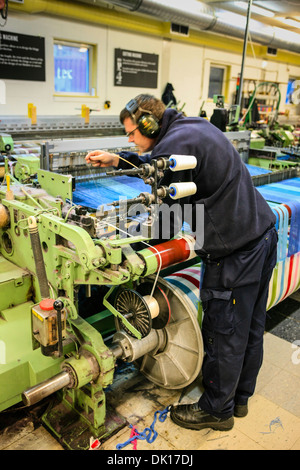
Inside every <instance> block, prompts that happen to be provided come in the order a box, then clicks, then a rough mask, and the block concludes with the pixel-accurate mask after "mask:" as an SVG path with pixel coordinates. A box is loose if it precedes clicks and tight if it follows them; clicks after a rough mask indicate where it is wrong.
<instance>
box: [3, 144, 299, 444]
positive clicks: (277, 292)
mask: <svg viewBox="0 0 300 470" xmlns="http://www.w3.org/2000/svg"><path fill="white" fill-rule="evenodd" d="M92 140H93V139H91V141H90V142H89V141H88V140H85V141H83V142H81V144H80V143H79V142H80V141H76V140H75V141H72V142H71V141H70V142H67V141H61V142H57V143H56V142H54V143H53V142H52V143H51V145H54V147H52V148H50V147H49V146H48V148H47V146H46V144H45V147H44V149H43V150H42V152H41V153H40V154H38V153H37V154H35V155H33V156H32V158H33V160H32V164H33V166H32V167H26V162H25V161H22V163H21V161H20V165H17V163H18V160H17V159H16V162H15V163H14V165H13V168H12V165H11V167H9V165H8V163H7V161H6V162H5V165H6V168H5V173H6V175H5V176H6V177H5V178H4V179H3V183H2V186H1V190H0V198H1V204H0V236H1V247H0V250H1V251H0V252H1V255H0V263H1V271H0V273H1V283H2V290H1V292H2V294H1V295H0V304H1V309H0V410H5V409H7V408H8V407H10V406H12V405H14V404H17V403H19V402H20V401H21V399H22V400H23V401H24V403H25V404H26V405H31V404H34V403H36V402H38V401H39V400H41V399H42V398H45V397H47V396H49V395H52V394H53V393H54V392H56V396H57V402H55V405H54V406H53V408H51V409H49V410H47V412H46V413H45V415H44V416H43V421H44V423H45V424H46V425H47V427H48V428H50V429H51V430H52V432H53V433H54V434H55V435H56V436H57V437H58V438H59V439H60V440H61V442H62V443H63V444H64V445H65V446H67V447H68V448H87V447H88V445H89V438H90V436H91V434H92V435H93V436H94V437H97V438H99V437H102V438H104V437H105V436H108V435H110V434H111V433H113V432H114V431H115V429H116V428H118V427H121V426H123V425H124V424H125V423H124V420H123V418H122V417H120V416H118V417H116V416H115V414H113V413H112V412H111V410H110V409H109V407H107V406H106V400H105V389H106V388H107V387H108V386H109V385H110V384H111V383H112V382H113V379H114V374H115V368H116V364H117V362H118V361H125V362H134V363H135V364H136V365H137V367H138V368H139V369H140V371H141V373H143V374H144V375H145V376H146V377H147V378H148V379H149V380H150V381H152V382H154V383H155V384H157V385H158V386H161V387H164V388H169V389H176V388H184V387H186V386H187V385H188V384H190V383H191V382H192V381H194V380H195V378H196V377H197V376H198V374H199V373H200V370H201V366H202V360H203V345H202V336H201V328H200V325H201V306H200V305H199V283H200V274H201V268H202V265H201V262H199V260H198V262H197V259H195V254H194V251H193V243H194V242H193V239H192V238H191V237H189V236H188V235H185V236H181V238H179V239H176V240H171V241H170V242H168V243H166V244H161V245H157V246H156V247H150V246H148V245H147V244H146V245H144V248H143V249H139V250H138V251H136V250H134V249H133V248H132V246H133V243H135V242H142V243H147V237H141V236H138V237H133V238H122V236H121V237H120V233H121V232H120V233H119V235H118V225H117V224H116V220H115V219H111V215H113V216H114V215H115V214H114V213H113V214H111V213H110V211H109V208H110V209H111V208H114V209H117V216H118V217H119V216H120V214H121V213H122V211H121V206H122V204H121V201H120V199H121V200H122V199H123V198H125V196H126V198H127V199H128V198H129V199H131V203H133V202H135V203H139V204H142V205H143V206H144V207H145V209H146V211H145V213H146V216H147V215H148V214H149V210H151V204H152V203H154V202H155V201H156V202H157V201H158V199H159V200H163V197H164V196H165V195H166V194H167V193H169V194H170V192H171V191H172V190H174V188H159V187H158V186H157V176H158V173H159V172H162V171H164V170H165V169H166V168H168V167H170V166H172V161H171V160H170V161H164V162H160V167H159V168H158V167H157V166H156V164H154V166H152V167H151V169H149V168H147V171H145V168H142V169H135V170H134V171H135V172H136V174H137V176H138V177H136V178H133V177H132V176H130V177H129V176H128V175H127V174H126V172H123V173H122V174H121V175H120V174H117V176H116V174H114V173H113V171H112V170H108V172H107V173H109V175H107V174H103V173H102V172H101V171H98V172H97V171H96V170H95V171H93V173H91V170H90V169H88V168H87V167H85V166H83V165H82V155H83V154H85V153H86V151H87V150H89V148H91V149H93V148H97V147H100V145H98V144H99V142H97V141H96V142H95V141H93V142H92ZM102 143H103V140H102V142H101V144H102ZM116 143H117V141H116V140H115V139H114V140H111V141H107V145H106V148H107V149H109V150H111V151H118V150H120V149H122V148H124V145H125V141H124V139H123V140H121V141H120V142H118V143H117V144H116ZM80 145H81V147H80ZM89 145H90V147H89ZM76 146H78V147H77V153H74V152H73V149H74V147H76ZM31 148H32V145H31ZM101 148H103V145H101ZM28 151H29V152H30V150H28ZM30 153H31V152H30ZM19 155H25V154H22V153H21V154H19ZM27 155H28V154H27ZM25 158H26V156H24V159H25ZM33 162H34V163H33ZM27 163H28V162H27ZM34 165H37V166H34ZM45 166H46V168H45ZM47 166H48V167H47ZM18 168H19V169H18ZM248 169H249V171H250V173H252V174H253V180H254V181H256V180H255V178H258V179H259V182H258V183H257V184H258V185H259V186H258V189H259V190H260V191H262V194H263V195H264V193H263V191H264V190H269V191H270V190H272V188H274V186H275V187H276V185H281V184H285V185H286V186H287V187H288V191H290V193H288V195H287V196H286V198H287V199H285V200H280V196H279V195H280V194H281V195H282V194H283V193H284V191H282V188H281V187H280V186H279V188H278V191H277V193H276V197H270V196H269V194H266V195H265V197H266V199H267V200H268V201H270V202H269V203H270V205H271V207H272V209H273V211H274V212H275V214H276V215H277V228H278V233H279V245H278V263H277V266H276V268H275V270H274V273H273V277H272V280H271V282H270V291H269V299H268V308H271V307H272V306H274V305H275V304H276V303H278V302H280V301H281V300H283V299H284V298H285V297H287V296H288V295H290V294H291V293H292V292H294V291H296V290H297V289H298V288H299V287H300V274H299V273H300V266H299V265H300V263H299V260H300V246H299V238H300V236H299V233H300V229H299V213H300V210H299V205H300V202H299V196H297V195H299V192H298V190H297V188H298V185H299V178H297V171H298V170H297V169H293V171H294V173H292V174H290V176H291V177H293V178H292V180H291V183H289V180H284V181H283V182H279V183H277V182H276V183H273V182H272V181H277V180H276V178H280V179H284V178H286V174H284V175H282V174H280V175H278V174H277V175H275V174H274V173H272V172H271V171H270V170H264V171H262V170H261V169H259V170H257V168H253V167H251V166H250V165H248ZM16 170H17V171H16ZM48 170H51V171H48ZM66 170H68V171H66ZM65 172H66V173H68V174H67V175H66V174H64V173H65ZM257 172H258V175H257V176H256V174H257ZM295 172H296V173H295ZM13 175H14V176H13ZM70 175H72V177H71V176H70ZM274 175H275V176H274ZM17 176H18V177H19V179H18V178H17ZM271 177H272V178H273V179H271ZM275 177H276V178H275ZM127 178H128V179H129V178H130V184H126V182H127ZM261 178H265V181H266V182H269V183H271V184H267V185H262V182H264V180H263V179H261ZM74 181H75V184H74ZM155 182H156V183H155ZM154 183H155V184H154ZM294 183H295V186H293V185H294ZM86 184H88V189H89V191H88V193H87V192H86V187H85V185H86ZM255 184H256V183H255ZM273 185H274V186H273ZM293 187H294V188H295V187H296V189H292V188H293ZM150 189H151V193H150V192H149V190H150ZM177 189H178V188H177ZM189 190H191V191H193V188H189ZM186 191H187V187H186V186H185V187H184V190H183V193H182V195H186ZM122 193H123V194H122ZM285 193H286V192H285ZM120 195H121V198H119V196H120ZM179 195H180V188H179ZM116 196H117V199H118V201H116ZM173 196H174V191H173ZM282 197H283V196H282ZM107 204H110V205H109V206H107ZM99 205H101V207H100V209H99V208H98V206H99ZM86 207H87V208H88V210H87V209H86ZM97 208H98V211H97V214H96V216H95V215H94V214H92V213H90V211H89V209H93V211H95V209H97ZM118 217H117V223H119V222H120V220H121V219H120V217H119V218H118ZM143 220H144V219H143ZM123 222H124V221H123ZM126 223H128V224H131V223H132V220H131V219H130V220H126ZM146 225H147V224H146ZM108 226H109V227H110V228H109V230H106V228H107V227H108ZM123 226H124V225H123ZM125 226H126V228H127V225H126V224H125ZM145 246H146V248H145ZM94 287H97V288H101V289H104V293H102V294H101V295H102V298H101V305H102V308H101V309H100V310H101V311H99V312H98V313H97V314H94V313H93V312H92V310H91V311H89V307H88V308H86V309H85V311H84V315H83V314H82V313H81V312H80V314H79V303H80V302H79V294H80V291H81V290H82V289H84V291H85V297H86V298H87V299H88V297H89V295H90V293H91V289H92V288H94ZM87 305H88V304H87ZM64 428H66V429H68V432H67V433H64V432H63V429H64ZM79 435H80V436H81V439H80V442H79V440H78V436H79Z"/></svg>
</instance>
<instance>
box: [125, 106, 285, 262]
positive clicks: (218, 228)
mask: <svg viewBox="0 0 300 470" xmlns="http://www.w3.org/2000/svg"><path fill="white" fill-rule="evenodd" d="M172 154H177V155H194V156H195V157H196V159H197V166H196V168H195V169H193V170H184V171H179V172H172V171H171V170H167V171H166V172H165V174H164V177H163V178H162V180H161V181H160V185H166V186H169V185H170V184H171V183H174V182H189V181H194V182H195V184H196V185H197V192H196V194H195V195H193V196H189V197H185V198H183V199H181V200H176V201H174V200H172V199H171V198H166V199H164V202H165V203H167V204H169V205H171V204H174V203H180V204H181V205H182V206H183V205H184V204H191V205H192V207H193V209H195V205H196V204H203V205H204V243H203V246H202V244H201V246H199V244H198V245H197V244H196V251H197V253H198V255H200V256H203V257H206V256H207V255H209V256H210V257H211V258H212V259H214V258H219V257H223V256H226V255H228V254H230V253H232V252H234V251H236V250H238V249H240V248H243V247H244V246H246V245H247V244H248V243H249V242H251V241H253V240H255V239H257V238H259V237H260V236H261V235H262V234H263V233H264V232H265V231H266V230H267V228H269V227H270V226H271V225H272V224H274V223H275V220H276V219H275V215H274V214H273V212H272V210H271V209H270V207H269V205H268V204H267V202H266V201H265V199H264V198H263V197H262V196H261V194H260V193H259V192H258V191H257V190H256V189H255V187H254V186H253V183H252V179H251V176H250V174H249V171H248V169H247V168H246V166H245V164H244V163H243V161H242V160H241V157H240V155H239V153H238V152H237V151H236V149H235V148H234V147H233V145H232V144H231V143H230V141H229V140H228V139H227V137H225V135H224V134H223V132H221V131H220V130H219V129H217V128H216V127H215V126H214V125H213V124H211V123H210V122H208V121H207V120H206V119H203V118H199V117H185V116H183V115H182V114H181V113H178V112H177V111H175V110H174V109H167V110H166V111H165V113H164V116H163V119H162V126H161V131H160V133H159V135H158V138H157V141H156V143H155V146H154V148H153V150H152V152H151V155H146V156H138V155H137V154H135V153H131V152H122V153H120V155H121V156H122V157H123V158H124V157H125V158H126V159H128V160H130V161H131V162H132V163H133V164H134V165H136V166H138V165H141V164H142V163H145V162H146V161H149V160H151V159H153V158H158V157H169V156H170V155H172ZM118 168H132V167H131V166H130V165H128V164H127V163H126V162H124V161H122V160H120V163H119V167H118ZM177 228H178V227H176V229H175V232H176V230H177ZM193 229H194V231H195V227H193Z"/></svg>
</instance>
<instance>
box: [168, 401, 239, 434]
mask: <svg viewBox="0 0 300 470" xmlns="http://www.w3.org/2000/svg"><path fill="white" fill-rule="evenodd" d="M170 416H171V419H172V421H174V423H176V424H178V426H181V427H183V428H188V429H198V430H199V429H204V428H212V429H215V430H217V431H229V430H230V429H232V428H233V424H234V419H233V417H230V418H226V419H224V418H216V417H215V416H212V415H210V414H208V413H206V411H203V410H201V408H199V405H198V403H192V404H190V405H176V406H172V407H171V413H170Z"/></svg>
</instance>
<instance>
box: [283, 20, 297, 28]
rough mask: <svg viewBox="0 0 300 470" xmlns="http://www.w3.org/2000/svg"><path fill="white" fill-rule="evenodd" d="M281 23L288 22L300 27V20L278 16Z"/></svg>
mask: <svg viewBox="0 0 300 470" xmlns="http://www.w3.org/2000/svg"><path fill="white" fill-rule="evenodd" d="M278 19H279V21H281V23H284V24H287V25H288V26H292V27H293V28H300V22H299V21H296V20H292V18H278Z"/></svg>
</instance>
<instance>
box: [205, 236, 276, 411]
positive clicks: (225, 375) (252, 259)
mask: <svg viewBox="0 0 300 470" xmlns="http://www.w3.org/2000/svg"><path fill="white" fill-rule="evenodd" d="M277 241H278V237H277V232H276V229H275V228H274V227H272V228H271V229H269V230H268V231H267V232H266V233H265V234H264V235H263V236H262V237H261V238H260V239H258V240H256V241H254V242H252V243H249V244H248V245H247V246H246V247H243V249H241V250H238V251H236V252H234V253H232V254H231V255H229V256H226V257H224V258H221V259H219V260H216V261H210V262H206V263H205V273H204V277H203V283H202V288H201V290H200V297H201V301H202V308H203V312H204V317H203V323H202V335H203V341H204V350H205V356H204V361H203V367H202V374H203V385H204V393H203V395H202V396H201V397H200V400H199V405H200V407H201V409H203V410H204V411H207V412H208V413H210V414H211V415H214V416H217V417H219V418H228V417H230V416H232V415H233V410H234V405H235V404H239V405H244V404H247V401H248V398H249V397H250V396H252V395H253V393H254V389H255V384H256V379H257V375H258V372H259V369H260V367H261V364H262V357H263V335H264V329H265V320H266V305H267V300H268V289H269V282H270V279H271V275H272V271H273V268H274V267H275V264H276V258H277Z"/></svg>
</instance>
